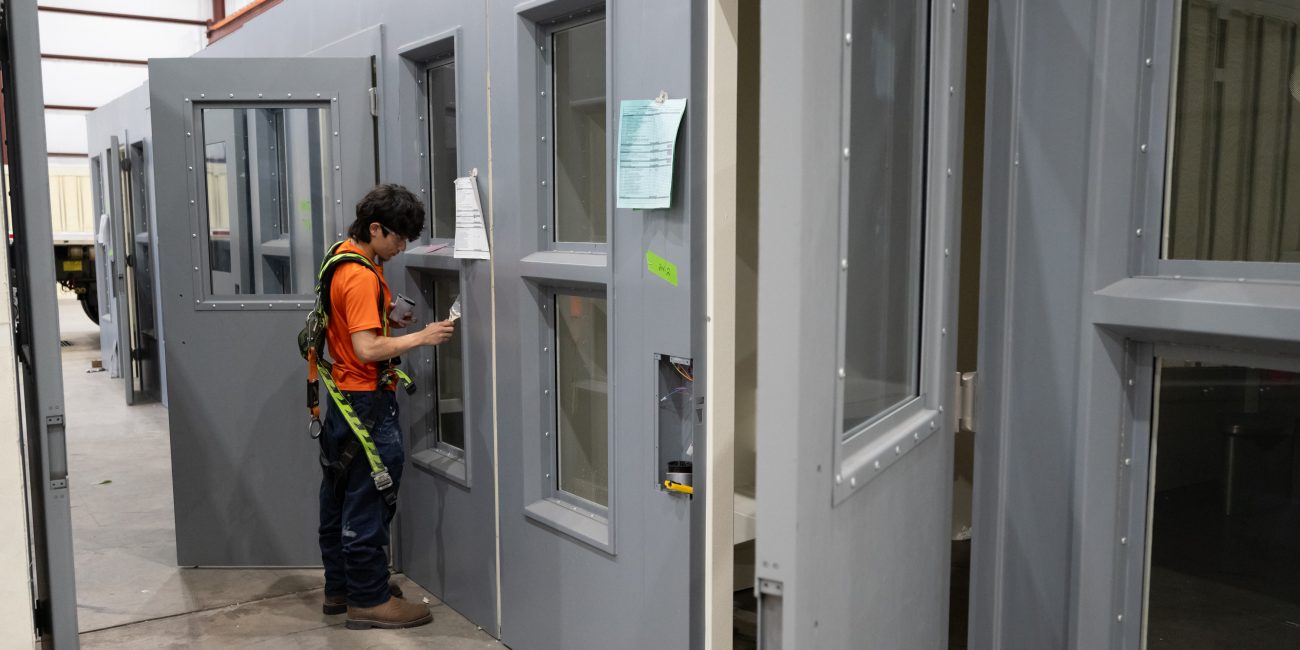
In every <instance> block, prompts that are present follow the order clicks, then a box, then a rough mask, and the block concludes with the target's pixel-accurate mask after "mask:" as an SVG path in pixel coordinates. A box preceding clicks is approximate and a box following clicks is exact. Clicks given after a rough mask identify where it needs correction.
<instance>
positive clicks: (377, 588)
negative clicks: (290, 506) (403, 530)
mask: <svg viewBox="0 0 1300 650" xmlns="http://www.w3.org/2000/svg"><path fill="white" fill-rule="evenodd" d="M343 394H344V395H345V396H347V399H348V402H349V403H351V404H352V410H353V411H355V412H356V414H357V417H359V418H361V420H362V421H363V422H370V421H373V422H374V426H373V427H370V437H371V439H373V440H374V442H375V449H376V450H377V451H378V452H379V457H380V458H381V459H382V460H383V461H384V466H385V467H387V468H388V473H389V474H390V475H391V476H392V477H393V489H394V490H396V489H397V487H398V485H399V484H400V483H401V479H402V465H403V463H405V462H406V456H405V454H404V453H403V451H402V432H401V429H400V428H399V427H398V425H397V398H396V396H394V395H393V393H392V391H377V392H362V391H343ZM333 406H334V405H333V404H332V403H330V404H329V405H328V409H327V413H326V415H325V422H324V425H323V426H322V428H321V437H320V441H321V450H322V452H323V453H324V454H325V458H326V459H328V460H329V461H334V460H336V459H338V457H339V454H340V453H341V451H342V450H343V446H344V445H345V444H347V442H348V441H349V440H351V439H354V438H355V437H356V434H354V433H353V432H352V429H351V427H349V426H348V423H347V421H346V420H344V419H343V416H342V415H341V414H339V412H338V409H336V408H333ZM340 481H341V484H336V483H334V482H333V481H331V480H330V476H329V473H328V472H327V473H326V476H325V477H324V478H323V479H322V481H321V486H320V530H319V533H320V554H321V560H322V561H323V562H324V564H325V594H326V595H327V596H339V595H344V594H346V595H347V600H348V605H350V606H352V607H374V606H376V605H381V604H383V603H384V602H385V601H387V600H388V579H389V575H388V555H387V553H386V552H385V547H386V546H388V524H389V522H391V521H392V519H393V512H394V509H391V508H389V507H388V504H386V503H384V497H383V496H382V495H380V494H379V490H378V489H376V488H375V482H374V479H372V478H371V477H370V463H369V462H368V461H367V460H366V454H365V452H364V451H358V453H357V455H356V457H355V458H353V459H352V462H351V463H350V464H349V465H348V468H347V472H346V475H345V476H343V477H342V478H341V479H340Z"/></svg>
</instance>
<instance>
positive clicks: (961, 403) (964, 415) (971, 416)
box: [953, 372, 979, 433]
mask: <svg viewBox="0 0 1300 650" xmlns="http://www.w3.org/2000/svg"><path fill="white" fill-rule="evenodd" d="M954 374H955V375H956V380H957V386H956V388H957V390H956V394H957V408H955V409H953V416H954V418H955V419H956V422H954V423H953V429H954V430H956V431H963V432H966V433H975V383H976V377H977V376H978V375H979V373H977V372H957V373H954Z"/></svg>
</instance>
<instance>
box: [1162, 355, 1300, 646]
mask: <svg viewBox="0 0 1300 650" xmlns="http://www.w3.org/2000/svg"><path fill="white" fill-rule="evenodd" d="M1155 394H1156V397H1155V407H1156V412H1155V414H1154V418H1153V422H1154V426H1153V432H1154V433H1153V435H1152V441H1151V458H1152V460H1151V467H1150V471H1149V481H1150V494H1149V499H1148V503H1149V509H1148V512H1147V534H1148V539H1147V544H1148V548H1149V549H1150V553H1149V555H1148V558H1147V562H1148V565H1147V574H1146V583H1147V606H1146V613H1145V616H1146V623H1147V625H1146V628H1147V632H1146V644H1145V647H1149V648H1171V649H1172V648H1231V647H1250V648H1294V647H1300V629H1297V628H1296V623H1295V621H1300V561H1297V559H1298V558H1300V471H1298V470H1300V455H1298V452H1300V449H1298V448H1297V439H1296V435H1297V432H1296V425H1297V422H1300V374H1297V373H1295V372H1291V371H1286V370H1272V369H1267V368H1255V367H1243V366H1232V365H1216V364H1206V363H1199V362H1192V361H1183V360H1175V359H1165V360H1162V361H1161V362H1160V364H1159V366H1158V371H1157V384H1156V391H1155Z"/></svg>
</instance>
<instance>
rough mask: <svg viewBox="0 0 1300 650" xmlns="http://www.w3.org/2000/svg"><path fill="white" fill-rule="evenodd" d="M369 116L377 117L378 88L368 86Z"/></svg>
mask: <svg viewBox="0 0 1300 650" xmlns="http://www.w3.org/2000/svg"><path fill="white" fill-rule="evenodd" d="M370 116H371V117H379V89H378V88H375V87H374V86H371V87H370Z"/></svg>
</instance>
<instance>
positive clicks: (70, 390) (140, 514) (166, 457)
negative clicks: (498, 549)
mask: <svg viewBox="0 0 1300 650" xmlns="http://www.w3.org/2000/svg"><path fill="white" fill-rule="evenodd" d="M59 322H60V333H61V337H62V339H63V340H64V341H65V342H67V343H70V344H71V345H65V347H63V382H64V403H65V409H66V414H67V434H68V467H69V481H70V492H71V500H72V528H73V545H74V554H75V564H76V576H77V616H78V628H79V630H80V631H81V645H82V647H83V648H146V647H147V648H196V647H197V648H228V647H240V648H414V647H421V648H427V647H435V648H503V647H505V646H503V645H501V644H500V643H499V642H497V641H496V640H495V639H493V638H492V637H491V636H489V635H488V634H486V633H484V632H482V631H479V630H478V629H477V628H476V626H475V625H473V624H472V623H470V622H469V621H468V620H466V619H465V618H464V617H462V616H461V615H460V614H458V613H456V612H455V611H453V610H452V609H450V608H448V607H447V606H446V605H443V604H442V603H441V602H439V601H438V600H437V599H436V598H433V597H432V596H431V595H430V594H429V593H428V592H427V591H425V590H423V589H421V588H420V587H419V586H417V585H415V584H414V583H412V582H411V581H409V580H407V579H406V578H405V577H402V576H398V577H397V580H398V581H399V582H400V584H401V585H402V588H403V591H404V592H405V593H406V594H407V597H408V598H428V602H429V604H430V607H432V608H433V613H434V620H433V623H432V624H430V625H426V626H423V627H419V628H414V629H410V630H366V631H353V630H348V629H345V628H344V627H343V621H344V617H343V616H332V617H326V616H324V615H323V614H321V611H320V601H321V598H322V594H321V587H322V584H323V582H324V581H323V579H322V577H321V573H320V570H319V569H196V568H180V567H177V566H176V540H175V530H174V523H173V510H172V508H173V505H172V485H171V452H170V446H169V439H168V432H167V411H166V410H165V409H163V408H162V406H161V405H159V404H144V405H138V406H133V407H127V406H126V402H125V397H124V392H123V391H124V388H123V383H122V380H121V379H111V378H110V377H109V374H110V373H108V372H87V371H88V370H90V369H91V362H92V361H94V360H98V359H100V351H99V328H98V327H97V326H96V325H95V324H94V323H93V322H91V321H90V319H88V318H86V316H85V314H84V313H83V312H82V310H81V305H80V304H79V303H77V301H76V300H75V299H74V298H73V297H72V296H71V295H70V294H67V293H63V292H60V294H59ZM105 356H107V355H105Z"/></svg>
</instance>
